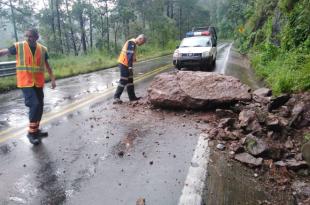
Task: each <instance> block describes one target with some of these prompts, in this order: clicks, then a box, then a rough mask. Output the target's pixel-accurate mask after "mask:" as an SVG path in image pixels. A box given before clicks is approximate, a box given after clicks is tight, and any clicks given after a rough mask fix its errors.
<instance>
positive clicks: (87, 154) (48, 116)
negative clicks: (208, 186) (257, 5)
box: [0, 44, 259, 205]
mask: <svg viewBox="0 0 310 205" xmlns="http://www.w3.org/2000/svg"><path fill="white" fill-rule="evenodd" d="M171 58H172V57H171V56H165V57H161V58H157V59H155V60H150V61H146V62H140V63H137V64H136V66H135V79H140V80H139V82H138V83H137V84H136V92H137V95H140V96H145V95H146V88H147V86H148V84H149V83H150V81H151V79H152V78H153V76H148V75H146V73H148V72H150V71H153V72H154V73H155V71H154V70H155V69H158V68H161V69H159V70H158V72H163V71H164V70H165V69H166V70H172V69H173V68H172V66H170V65H171ZM232 68H233V70H230V69H232ZM214 72H219V73H223V74H230V75H234V76H244V77H241V78H240V79H241V80H244V82H245V83H247V84H249V85H250V86H251V87H253V88H256V87H259V85H258V84H257V83H256V82H255V79H254V78H253V77H252V76H251V73H250V71H249V69H248V68H247V65H245V63H244V61H242V56H239V55H238V54H237V53H235V52H234V51H233V49H232V46H231V44H222V45H220V46H219V47H218V58H217V65H216V68H215V70H214ZM118 78H119V72H118V69H117V68H112V69H108V70H104V71H99V72H96V73H91V74H86V75H80V76H77V77H73V78H68V79H64V80H59V81H57V84H58V87H57V89H56V90H51V89H49V88H48V85H47V87H46V88H45V104H46V105H45V114H44V120H43V123H42V124H43V125H44V128H45V129H46V130H47V131H48V132H49V135H50V136H49V137H48V138H46V139H44V140H43V143H42V144H41V145H40V146H37V147H33V146H32V145H30V144H29V143H28V141H27V139H26V138H25V137H24V135H25V133H26V129H25V128H24V127H25V126H26V125H27V110H26V109H25V107H24V105H23V100H22V96H21V94H20V91H18V90H16V91H12V92H9V93H6V94H3V95H0V107H1V109H0V123H1V127H0V129H1V131H0V140H1V142H0V159H1V166H0V204H1V205H2V204H109V205H119V204H120V205H122V204H124V205H125V204H126V205H127V204H135V203H136V200H137V199H138V198H139V197H143V198H145V199H146V202H147V204H156V205H157V204H160V205H164V204H167V205H168V204H169V205H172V204H177V203H178V200H179V197H180V195H181V191H182V188H183V186H184V181H185V178H186V175H187V171H188V168H189V166H190V162H191V158H192V155H193V150H194V149H195V146H196V144H197V140H198V136H199V134H200V130H201V129H203V128H204V127H205V126H207V124H203V125H202V124H200V123H199V122H196V121H193V120H192V119H191V117H187V116H185V117H184V116H183V114H180V115H179V114H178V113H174V112H168V111H166V112H160V111H157V110H150V109H142V110H141V109H138V108H136V107H135V106H131V105H128V104H126V103H125V104H124V105H121V106H115V105H112V104H111V98H112V94H113V92H114V89H115V88H114V87H113V86H115V85H116V82H117V81H118ZM122 98H123V99H124V100H125V101H126V100H128V99H126V98H127V93H123V95H122ZM133 112H134V113H135V115H134V116H135V117H133V114H132V113H133Z"/></svg>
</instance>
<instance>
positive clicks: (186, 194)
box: [179, 133, 210, 205]
mask: <svg viewBox="0 0 310 205" xmlns="http://www.w3.org/2000/svg"><path fill="white" fill-rule="evenodd" d="M208 142H209V139H208V135H207V134H204V133H203V134H200V136H199V139H198V143H197V146H196V149H195V152H194V155H193V158H192V161H191V166H190V168H189V170H188V174H187V177H186V180H185V183H184V187H183V190H182V195H181V197H180V199H179V205H201V204H202V202H203V199H202V194H203V190H204V188H205V184H206V182H207V172H208V163H209V156H210V148H209V146H208Z"/></svg>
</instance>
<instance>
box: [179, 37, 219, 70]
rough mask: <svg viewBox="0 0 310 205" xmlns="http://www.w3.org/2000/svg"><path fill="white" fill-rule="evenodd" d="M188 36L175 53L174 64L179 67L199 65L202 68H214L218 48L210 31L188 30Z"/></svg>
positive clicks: (195, 66)
mask: <svg viewBox="0 0 310 205" xmlns="http://www.w3.org/2000/svg"><path fill="white" fill-rule="evenodd" d="M186 36H187V37H186V38H184V39H183V40H182V41H181V44H180V46H178V47H177V49H176V50H175V51H174V53H173V65H174V66H175V67H176V68H177V69H181V68H184V67H186V68H197V67H199V68H200V70H212V69H213V68H214V66H215V62H216V55H217V48H216V41H215V40H214V39H213V38H212V36H211V35H210V32H209V31H202V32H188V33H187V34H186Z"/></svg>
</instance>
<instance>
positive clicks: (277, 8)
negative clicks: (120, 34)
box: [235, 0, 310, 94]
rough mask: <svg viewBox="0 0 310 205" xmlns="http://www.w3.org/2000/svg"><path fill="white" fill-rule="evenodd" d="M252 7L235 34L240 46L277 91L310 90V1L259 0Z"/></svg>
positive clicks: (256, 68)
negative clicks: (241, 29) (251, 10)
mask: <svg viewBox="0 0 310 205" xmlns="http://www.w3.org/2000/svg"><path fill="white" fill-rule="evenodd" d="M253 10H254V12H253V13H252V14H250V16H249V18H248V20H247V21H246V22H245V24H244V25H245V32H244V33H238V32H236V34H235V38H236V45H237V46H238V48H239V50H240V51H241V52H243V53H245V52H249V54H250V57H251V61H252V66H253V67H254V69H255V71H256V73H257V74H258V75H259V76H260V77H262V78H264V79H265V81H266V83H267V84H268V85H269V87H271V88H272V90H273V92H274V93H275V94H280V93H284V92H298V91H305V90H309V89H310V37H309V34H310V30H309V29H310V1H309V0H299V1H297V0H279V1H271V0H256V1H255V4H254V5H253Z"/></svg>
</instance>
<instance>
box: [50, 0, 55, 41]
mask: <svg viewBox="0 0 310 205" xmlns="http://www.w3.org/2000/svg"><path fill="white" fill-rule="evenodd" d="M53 2H54V0H50V1H49V3H50V8H51V27H52V35H53V41H54V42H55V43H56V29H55V22H54V19H55V16H54V3H53Z"/></svg>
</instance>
